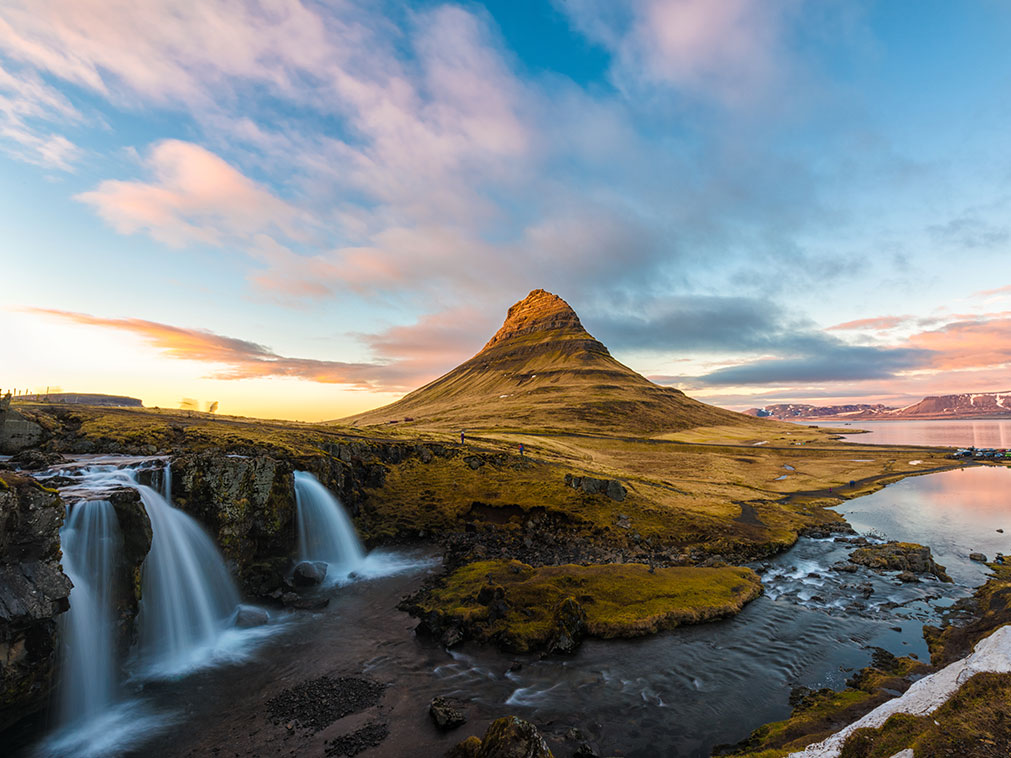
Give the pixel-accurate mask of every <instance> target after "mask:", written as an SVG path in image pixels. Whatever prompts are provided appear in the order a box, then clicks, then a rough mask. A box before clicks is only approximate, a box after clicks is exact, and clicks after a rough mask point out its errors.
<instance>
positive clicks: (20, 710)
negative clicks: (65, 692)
mask: <svg viewBox="0 0 1011 758" xmlns="http://www.w3.org/2000/svg"><path fill="white" fill-rule="evenodd" d="M63 514H64V505H63V502H62V500H60V497H59V495H57V494H55V493H52V492H47V491H44V490H43V489H41V488H40V487H39V486H38V485H37V484H36V483H35V482H34V481H33V480H31V479H29V478H27V477H23V476H19V475H17V474H9V473H6V472H4V473H3V474H2V475H0V730H3V729H5V728H7V727H8V726H10V725H12V724H14V723H16V722H17V721H18V720H20V719H21V718H23V717H25V716H27V715H29V714H31V713H33V712H34V711H37V710H39V709H40V708H42V707H44V706H45V705H46V703H47V700H48V698H49V693H50V691H51V690H52V686H53V678H54V671H55V667H56V662H57V655H58V638H57V618H58V617H59V615H60V614H61V613H63V612H64V611H66V610H67V609H68V608H69V607H70V606H69V601H68V597H69V595H70V589H71V584H70V579H68V578H67V576H66V575H65V574H64V573H63V570H62V568H61V567H60V543H59V530H60V527H61V526H62V525H63Z"/></svg>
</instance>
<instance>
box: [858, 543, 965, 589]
mask: <svg viewBox="0 0 1011 758" xmlns="http://www.w3.org/2000/svg"><path fill="white" fill-rule="evenodd" d="M850 560H851V561H852V562H853V563H859V564H860V565H861V566H867V568H870V569H874V570H877V571H908V572H912V573H914V574H931V575H933V576H936V577H937V578H938V579H940V580H941V581H942V582H950V581H952V579H951V577H950V576H948V575H947V574H946V573H945V571H944V566H941V565H939V564H937V563H935V562H934V559H933V557H932V556H931V554H930V548H929V547H925V546H923V545H917V544H916V543H913V542H886V543H884V544H883V545H868V546H867V547H861V548H858V549H856V550H854V551H853V553H852V554H851V555H850Z"/></svg>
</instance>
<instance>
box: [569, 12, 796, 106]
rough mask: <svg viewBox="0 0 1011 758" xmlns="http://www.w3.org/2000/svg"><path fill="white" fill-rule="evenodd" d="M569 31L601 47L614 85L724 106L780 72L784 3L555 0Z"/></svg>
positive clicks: (751, 94)
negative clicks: (663, 90) (665, 87)
mask: <svg viewBox="0 0 1011 758" xmlns="http://www.w3.org/2000/svg"><path fill="white" fill-rule="evenodd" d="M558 5H559V7H560V8H561V9H562V10H563V11H564V12H566V13H568V15H569V17H570V19H571V20H572V22H573V24H574V25H575V26H576V28H577V29H579V30H580V31H582V32H583V33H584V34H586V35H587V36H588V37H590V38H591V39H593V40H595V41H597V42H600V43H602V44H604V45H605V46H606V47H608V48H609V49H610V50H611V52H612V54H613V55H614V57H615V63H614V66H615V68H614V73H615V75H616V76H617V77H618V79H619V81H621V82H635V81H639V80H646V81H647V82H650V83H664V84H669V85H673V86H675V87H679V88H682V89H684V90H687V91H689V92H693V93H694V94H696V95H700V96H702V97H705V98H712V99H716V100H718V101H721V102H724V103H726V104H730V105H736V104H742V103H747V102H750V101H753V100H754V99H756V98H757V97H759V96H760V95H761V94H762V93H763V92H764V91H765V90H766V89H767V88H768V86H769V85H770V84H771V83H772V82H773V81H774V80H775V79H776V78H778V77H779V76H781V75H782V74H783V73H784V69H785V65H784V59H785V57H786V55H785V50H784V45H783V41H782V36H783V32H784V27H785V21H786V18H787V17H788V15H789V12H790V11H791V10H792V9H793V8H794V7H795V6H796V5H797V3H796V2H793V1H792V0H787V1H781V0H720V2H710V0H633V2H630V3H628V4H625V5H618V4H615V3H612V2H610V0H566V1H565V2H561V1H559V2H558Z"/></svg>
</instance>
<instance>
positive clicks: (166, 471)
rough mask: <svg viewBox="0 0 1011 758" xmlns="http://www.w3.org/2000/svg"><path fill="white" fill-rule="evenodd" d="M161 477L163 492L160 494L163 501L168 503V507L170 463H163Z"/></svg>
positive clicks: (169, 499)
mask: <svg viewBox="0 0 1011 758" xmlns="http://www.w3.org/2000/svg"><path fill="white" fill-rule="evenodd" d="M162 476H163V479H162V489H163V490H164V492H162V496H163V497H164V498H165V501H166V502H167V503H169V505H171V504H172V461H165V469H164V473H163V475H162Z"/></svg>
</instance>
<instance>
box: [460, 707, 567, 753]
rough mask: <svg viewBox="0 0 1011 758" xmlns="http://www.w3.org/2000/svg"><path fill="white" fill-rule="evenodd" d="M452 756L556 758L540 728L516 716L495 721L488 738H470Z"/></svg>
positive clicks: (486, 736)
mask: <svg viewBox="0 0 1011 758" xmlns="http://www.w3.org/2000/svg"><path fill="white" fill-rule="evenodd" d="M449 755H450V756H457V757H458V758H470V757H473V758H553V754H552V752H551V750H550V749H549V748H548V745H547V743H546V742H545V741H544V738H543V737H541V735H540V732H538V731H537V727H535V726H534V725H533V724H531V723H530V722H529V721H524V720H523V719H521V718H518V717H516V716H506V717H504V718H500V719H498V720H496V721H493V722H492V724H491V726H489V727H488V731H486V732H485V733H484V737H482V738H481V739H477V738H475V737H468V738H467V739H466V740H464V741H463V742H461V743H460V744H458V745H457V746H456V747H455V748H453V750H452V751H451V752H450V753H449Z"/></svg>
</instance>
